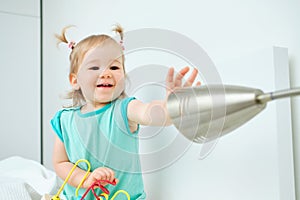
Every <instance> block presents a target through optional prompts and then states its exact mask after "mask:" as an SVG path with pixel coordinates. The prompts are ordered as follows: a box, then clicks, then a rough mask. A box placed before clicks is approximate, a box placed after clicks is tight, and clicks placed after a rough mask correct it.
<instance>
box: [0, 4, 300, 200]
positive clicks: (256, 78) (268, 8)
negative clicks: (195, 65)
mask: <svg viewBox="0 0 300 200" xmlns="http://www.w3.org/2000/svg"><path fill="white" fill-rule="evenodd" d="M299 4H300V2H298V1H295V0H288V1H283V0H281V1H270V0H268V1H267V0H264V1H250V0H244V1H237V0H235V1H234V0H231V1H220V0H213V1H191V0H188V1H178V2H174V1H170V0H165V1H155V0H154V1H138V0H129V1H121V0H118V1H117V0H112V1H96V0H90V1H80V0H63V1H62V0H51V1H44V2H43V13H44V16H43V22H44V23H43V26H44V30H43V37H44V39H43V43H44V48H43V56H44V57H43V71H44V73H43V83H44V88H43V89H44V92H43V94H44V96H43V100H44V105H45V107H43V113H44V115H43V117H44V122H43V127H44V149H43V150H44V152H43V153H44V163H45V165H46V166H48V167H51V154H52V144H53V133H52V132H51V130H50V127H49V120H50V118H51V116H53V114H54V112H55V111H57V110H58V109H60V108H61V104H62V101H61V99H59V95H61V94H63V93H64V92H65V90H66V89H68V87H69V86H68V82H67V74H68V53H69V50H68V49H67V48H66V47H61V48H60V49H57V48H56V46H55V43H56V41H55V39H54V37H53V35H54V33H58V32H60V31H61V29H62V28H63V27H64V26H66V25H70V24H74V25H76V26H77V28H73V29H71V30H70V33H69V35H70V39H74V40H75V41H77V40H80V39H82V38H83V37H84V36H86V35H89V34H91V33H99V32H100V33H102V32H103V33H108V34H111V32H110V29H111V26H112V25H113V24H115V23H120V24H121V25H123V26H124V28H125V31H132V30H136V29H140V28H161V29H168V30H173V31H176V32H178V33H181V34H183V35H185V36H187V37H188V38H190V39H192V40H193V41H195V42H196V43H198V44H199V45H200V46H201V47H202V48H204V50H205V51H206V52H207V53H208V55H209V56H210V58H211V59H212V60H213V62H214V63H215V65H216V66H217V68H218V70H219V72H220V76H221V77H222V79H223V80H224V82H226V83H230V84H247V85H249V86H250V85H251V86H253V87H259V88H261V89H263V90H265V91H269V90H272V89H275V80H274V74H272V75H271V74H269V73H263V74H262V71H261V69H260V68H258V67H257V66H253V68H251V66H249V65H248V64H246V63H245V65H243V62H244V61H245V62H246V60H247V59H248V61H247V62H250V61H249V59H251V58H257V53H258V52H261V51H262V52H270V51H268V50H266V49H271V47H272V46H282V47H286V48H288V51H289V62H290V63H289V64H290V65H289V70H290V81H291V82H290V84H291V86H300V81H299V75H300V67H299V66H300V38H299V35H300V34H299V33H300V26H299V20H297V19H299V9H300V5H299ZM0 6H1V7H0V14H1V25H2V27H3V28H2V29H3V30H4V29H5V30H11V29H12V32H9V31H6V32H4V31H3V32H2V34H4V35H3V38H2V39H3V41H10V40H11V41H12V43H13V42H16V39H14V38H12V34H11V33H16V32H19V33H20V34H19V36H20V37H19V38H18V42H17V44H18V45H20V44H22V46H24V49H25V50H26V51H21V50H20V49H18V51H16V48H15V46H17V45H12V46H11V47H10V46H9V45H5V46H3V45H1V48H2V49H1V52H10V54H11V55H14V52H18V54H17V55H16V60H19V61H20V60H23V59H22V58H23V57H22V56H18V55H19V54H20V53H24V52H27V53H28V54H29V55H28V56H26V58H27V57H30V55H31V54H30V53H29V49H30V48H31V47H32V46H31V47H29V46H30V45H28V44H26V43H25V41H26V42H27V41H28V40H29V38H30V40H31V41H32V42H33V43H31V44H35V42H37V41H39V36H38V35H37V36H36V39H34V38H32V37H31V36H32V34H30V36H27V35H26V34H23V33H24V32H29V33H31V32H30V30H31V28H32V26H31V25H28V26H26V27H28V29H26V28H21V27H22V25H25V24H26V23H24V22H26V21H28V20H27V19H28V18H29V21H32V18H33V19H34V20H33V22H30V23H33V24H34V26H35V28H34V29H35V30H34V33H36V32H35V31H38V28H37V27H38V22H39V21H38V20H39V14H38V13H39V2H37V1H30V2H28V1H26V2H25V1H18V2H17V1H7V0H1V1H0ZM7 15H9V16H10V17H11V18H10V19H7V18H6V17H7ZM19 16H21V18H18V17H19ZM15 17H17V18H18V19H13V18H15ZM8 20H11V21H10V22H11V23H8V22H9V21H8ZM16 21H17V22H20V24H18V23H16ZM12 27H14V28H12ZM146 39H147V38H145V40H146ZM125 41H126V39H125ZM1 43H2V42H1ZM125 45H126V44H125ZM3 47H4V48H3ZM37 48H38V47H36V49H37ZM33 49H35V47H33ZM262 49H264V50H262ZM265 50H266V51H265ZM32 51H33V52H32V56H33V58H34V59H36V60H35V61H34V62H35V64H34V66H35V67H36V68H35V67H33V69H32V70H29V71H28V74H24V76H23V78H24V79H25V80H24V81H20V82H21V84H22V85H23V86H24V84H25V83H28V84H31V82H27V79H26V78H25V76H26V77H28V80H31V81H32V80H35V81H38V80H39V78H40V77H38V78H37V76H38V75H37V74H38V72H36V70H38V69H37V68H38V67H39V66H38V63H39V58H38V56H36V55H37V54H39V52H36V51H35V50H32ZM267 54H268V53H266V55H267ZM270 54H271V53H270ZM2 56H4V57H5V58H6V54H3V53H2ZM267 57H268V58H267ZM266 58H267V59H266V60H265V62H266V63H271V61H270V59H271V55H269V56H266ZM3 60H4V61H5V62H4V63H3ZM140 60H143V59H140ZM149 60H151V59H149ZM10 61H11V60H10ZM10 61H7V60H5V59H2V64H1V75H2V76H4V77H6V78H2V79H1V85H2V87H3V86H6V87H7V88H9V87H10V85H13V84H16V82H15V81H14V80H15V79H18V80H20V79H19V78H18V77H14V76H13V75H8V74H7V70H6V69H5V68H6V67H7V66H9V64H8V62H10ZM141 62H142V61H141ZM153 62H154V61H153ZM137 63H139V62H137ZM254 63H255V62H254ZM259 63H261V62H259ZM27 64H28V62H27ZM128 64H130V59H129V61H128ZM146 64H149V63H147V62H146ZM158 64H163V65H173V64H182V63H180V62H178V61H172V62H170V63H168V62H163V63H158ZM234 64H235V65H234ZM15 65H17V66H18V67H17V68H14V69H15V71H16V72H17V71H18V72H20V73H21V71H20V70H21V69H23V68H22V66H23V65H21V64H15ZM231 66H232V67H231ZM238 66H240V68H238ZM176 67H178V68H180V67H181V66H176ZM128 68H129V67H128ZM14 69H11V71H12V72H13V71H14ZM265 70H267V71H268V70H271V69H270V68H268V69H265ZM268 72H270V71H268ZM12 74H13V73H12ZM9 77H12V78H11V79H9ZM14 78H15V79H14ZM21 79H22V78H21ZM263 80H265V81H263ZM260 81H263V82H260ZM12 83H13V84H12ZM16 85H20V84H18V83H17V84H16ZM33 85H35V83H33ZM36 85H38V84H36ZM12 87H14V86H12ZM14 88H15V87H14ZM26 88H33V89H32V90H31V91H33V93H35V94H34V95H32V94H31V93H30V94H31V95H28V97H33V99H32V100H27V98H23V100H24V102H25V103H24V104H25V105H24V106H26V105H33V106H34V105H37V106H38V104H39V103H38V102H39V97H38V94H39V86H36V87H35V86H32V85H29V86H27V87H26ZM14 95H16V96H17V97H18V95H17V94H14ZM35 95H36V96H35ZM1 99H2V100H1V104H2V105H7V102H6V101H5V100H4V99H7V97H5V98H4V97H2V98H1ZM13 99H14V100H12V107H14V108H18V107H17V106H14V105H17V104H16V103H18V102H19V101H17V100H15V99H16V98H15V96H14V97H13ZM25 99H26V100H27V101H25ZM291 104H292V122H293V123H292V128H293V135H294V153H295V154H294V160H295V166H294V168H295V169H299V166H300V164H299V155H300V154H299V151H300V150H299V148H300V144H299V141H300V139H299V134H300V127H299V126H300V125H299V123H298V122H299V116H300V102H299V97H298V98H294V99H292V101H291ZM275 105H276V104H271V105H270V106H268V107H267V110H265V111H264V112H263V113H261V115H259V116H257V118H256V119H254V120H253V121H251V122H249V124H247V125H246V126H245V127H241V129H239V130H237V132H235V133H232V134H231V135H228V136H227V137H224V139H221V140H220V141H219V143H218V145H217V146H216V148H215V149H214V151H213V152H212V154H211V155H210V156H209V157H208V158H206V159H205V160H201V161H199V160H197V155H198V152H199V148H200V146H198V145H194V146H193V147H192V148H191V149H190V151H189V152H188V153H187V154H186V156H184V157H183V158H181V159H180V160H179V161H178V162H176V164H174V165H172V166H170V167H168V168H166V169H164V170H161V171H158V172H156V173H152V174H146V175H145V181H146V189H147V192H148V196H149V199H161V198H162V197H163V196H164V195H167V194H169V196H168V197H169V199H175V198H172V197H176V198H177V197H178V198H184V196H181V195H190V196H189V197H190V198H192V199H200V198H204V199H221V198H222V199H235V198H236V199H247V198H249V199H251V197H256V198H255V199H260V198H261V199H276V198H278V197H279V194H278V192H279V191H277V190H276V181H274V182H272V183H271V184H269V187H266V185H263V183H265V182H264V181H267V177H268V176H270V177H271V176H272V175H274V174H277V173H276V168H277V167H278V166H279V165H278V166H277V165H276V164H275V163H274V162H275V161H276V159H277V158H274V157H271V158H270V157H269V156H270V155H273V156H276V154H274V151H275V150H276V146H275V147H274V146H272V144H273V145H274V141H273V142H272V140H259V139H257V140H258V141H259V142H257V143H254V141H253V140H252V142H251V139H253V137H255V136H253V135H251V134H248V132H247V131H248V130H257V129H258V130H262V129H263V131H264V132H266V133H268V134H272V132H273V131H275V132H276V130H275V126H272V125H271V126H266V125H265V124H266V123H267V122H266V120H267V119H269V117H268V116H273V115H272V114H274V112H275V111H276V109H275ZM4 107H5V106H4ZM6 109H7V110H8V111H9V110H10V109H9V107H6ZM19 109H21V108H19ZM17 110H18V109H17ZM38 111H39V109H38V108H36V107H35V110H34V111H33V110H32V109H31V110H30V111H27V112H26V113H27V114H28V115H25V116H28V119H32V121H30V122H29V123H28V122H24V120H22V119H18V120H19V121H18V123H17V124H18V127H17V128H19V129H18V130H16V132H17V133H16V132H14V133H12V134H16V135H17V136H20V135H21V134H24V132H27V131H28V129H26V130H25V129H24V128H23V127H25V125H28V124H31V125H32V126H34V124H37V127H35V128H34V131H33V135H30V138H28V139H21V140H18V141H16V143H15V144H14V145H10V146H9V145H8V147H10V148H8V147H5V146H3V145H1V157H3V156H10V155H11V152H12V149H15V148H13V147H15V146H22V145H21V144H24V142H25V141H28V140H29V141H31V142H32V144H31V145H27V146H28V147H27V148H28V149H30V150H31V151H32V152H35V153H25V152H24V151H23V150H20V151H19V152H20V154H24V155H30V156H28V157H30V158H34V159H37V160H38V159H39V152H38V153H36V149H39V146H38V141H39V138H37V137H39V136H38V134H37V131H38V129H39V125H38V123H37V122H36V121H38V117H39V114H38ZM270 120H271V122H274V121H276V120H277V119H275V118H274V117H270ZM1 123H3V125H6V124H9V123H14V122H12V121H10V120H9V119H8V118H7V117H6V116H2V118H1ZM3 125H2V127H4V132H2V133H1V141H2V142H4V143H5V144H9V142H10V140H11V139H10V138H9V137H7V135H6V132H7V129H11V127H10V126H8V127H6V126H3ZM29 131H32V127H30V126H29ZM167 132H168V131H167ZM253 132H255V131H253ZM25 134H26V133H25ZM256 134H257V132H256ZM271 136H272V135H271ZM4 138H5V139H4ZM271 138H272V137H271ZM1 144H2V143H1ZM253 144H257V146H258V147H260V148H263V147H269V148H267V151H266V152H265V154H263V153H261V152H260V153H257V151H256V150H257V148H256V147H257V146H253ZM268 144H271V145H268ZM240 148H242V149H240ZM260 148H258V149H260ZM272 148H273V150H274V151H272ZM268 153H269V154H268ZM224 155H226V156H224ZM264 155H265V156H266V157H264ZM247 161H248V162H247ZM250 161H256V162H257V163H259V164H258V165H254V163H253V162H250ZM264 161H265V162H264ZM212 163H213V164H214V165H212ZM216 163H217V164H218V165H216ZM235 164H236V165H235ZM273 164H275V165H273ZM272 166H273V167H274V168H272ZM203 169H205V170H203ZM243 170H244V171H243ZM249 170H250V171H249ZM268 170H269V171H268ZM272 170H273V171H272ZM274 170H275V171H274ZM256 171H257V172H259V173H264V172H266V173H265V174H264V176H259V173H258V174H256ZM267 171H268V172H267ZM224 172H226V173H224ZM255 174H256V176H255ZM251 175H252V176H251ZM295 175H296V181H297V183H299V182H300V176H299V173H296V174H295ZM233 177H234V178H233ZM249 177H251V178H250V179H249ZM201 178H203V179H202V180H201ZM209 178H211V179H210V181H208V180H209ZM273 178H274V177H273ZM274 179H276V178H274ZM237 180H238V181H237ZM241 180H243V181H242V182H241ZM247 180H249V182H247ZM255 180H256V182H255ZM218 181H219V182H218ZM269 181H270V180H269ZM214 184H215V185H216V189H215V190H214V189H213V187H212V186H213V185H214ZM253 185H256V186H257V187H253ZM178 186H182V188H181V187H180V188H179V187H178ZM220 186H224V187H220ZM248 186H249V187H248ZM249 188H250V189H251V188H252V189H253V188H255V189H256V191H253V190H250V189H249ZM277 189H278V188H277ZM296 189H297V192H298V193H299V192H300V191H299V184H298V186H297V188H296ZM184 190H188V193H184V192H185V191H184ZM209 193H210V194H211V195H210V198H209V197H208V196H207V195H208V194H209ZM259 194H262V196H255V195H259ZM218 195H220V196H218ZM264 195H265V196H264ZM273 195H274V196H273ZM298 196H299V194H298ZM264 197H265V198H264ZM267 197H269V198H267ZM273 197H274V198H273ZM298 198H299V197H298ZM252 199H254V198H252Z"/></svg>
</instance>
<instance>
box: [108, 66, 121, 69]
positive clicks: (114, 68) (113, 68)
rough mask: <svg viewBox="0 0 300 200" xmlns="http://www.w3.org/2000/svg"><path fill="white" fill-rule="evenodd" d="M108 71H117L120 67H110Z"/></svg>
mask: <svg viewBox="0 0 300 200" xmlns="http://www.w3.org/2000/svg"><path fill="white" fill-rule="evenodd" d="M110 69H111V70H118V69H120V67H118V66H111V67H110Z"/></svg>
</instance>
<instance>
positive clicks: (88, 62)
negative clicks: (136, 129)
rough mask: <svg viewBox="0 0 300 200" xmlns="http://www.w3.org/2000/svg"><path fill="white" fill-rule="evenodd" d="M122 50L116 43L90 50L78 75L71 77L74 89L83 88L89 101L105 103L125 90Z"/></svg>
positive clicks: (84, 94)
mask: <svg viewBox="0 0 300 200" xmlns="http://www.w3.org/2000/svg"><path fill="white" fill-rule="evenodd" d="M124 77H125V74H124V68H123V60H122V52H121V50H120V48H119V47H117V46H116V44H110V43H109V44H105V45H101V46H98V47H96V48H93V49H91V50H89V51H88V52H87V53H86V55H85V57H84V59H83V61H82V64H81V66H80V68H79V70H78V73H77V74H76V75H73V81H72V76H71V77H70V81H71V84H72V85H73V88H74V89H79V88H80V89H81V91H82V94H83V96H84V98H85V100H86V102H87V103H91V104H93V105H97V104H105V103H108V102H111V101H112V100H114V99H116V98H118V97H119V96H120V95H121V93H122V92H123V91H124V85H125V81H124Z"/></svg>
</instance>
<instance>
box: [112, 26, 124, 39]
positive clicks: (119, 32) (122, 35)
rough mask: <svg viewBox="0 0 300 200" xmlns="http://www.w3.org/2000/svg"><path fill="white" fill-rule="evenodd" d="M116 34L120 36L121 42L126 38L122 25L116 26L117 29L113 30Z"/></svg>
mask: <svg viewBox="0 0 300 200" xmlns="http://www.w3.org/2000/svg"><path fill="white" fill-rule="evenodd" d="M112 30H113V31H114V32H115V33H117V34H119V35H120V38H121V41H123V38H124V29H123V27H122V26H121V25H120V24H116V25H115V27H114V28H113V29H112Z"/></svg>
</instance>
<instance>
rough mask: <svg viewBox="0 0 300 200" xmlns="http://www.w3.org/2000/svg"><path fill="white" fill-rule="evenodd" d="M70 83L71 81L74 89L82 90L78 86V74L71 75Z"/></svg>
mask: <svg viewBox="0 0 300 200" xmlns="http://www.w3.org/2000/svg"><path fill="white" fill-rule="evenodd" d="M69 81H70V84H71V85H72V88H73V89H74V90H79V89H80V87H79V85H78V82H77V75H76V74H74V73H71V74H70V75H69Z"/></svg>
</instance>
